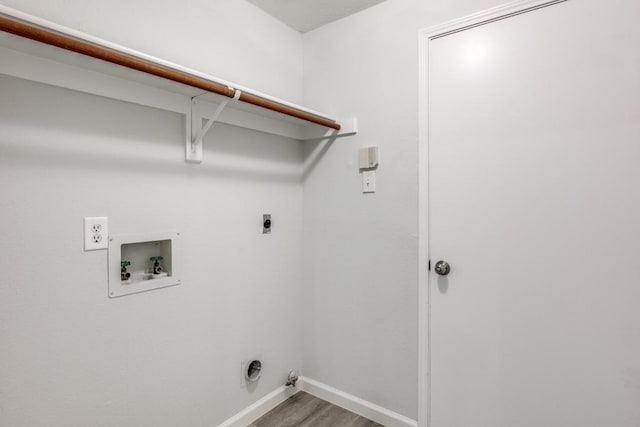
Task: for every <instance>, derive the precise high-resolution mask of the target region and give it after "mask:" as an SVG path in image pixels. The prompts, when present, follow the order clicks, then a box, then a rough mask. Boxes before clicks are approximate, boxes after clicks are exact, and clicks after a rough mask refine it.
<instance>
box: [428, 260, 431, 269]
mask: <svg viewBox="0 0 640 427" xmlns="http://www.w3.org/2000/svg"><path fill="white" fill-rule="evenodd" d="M427 269H428V270H429V271H431V260H429V262H428V263H427Z"/></svg>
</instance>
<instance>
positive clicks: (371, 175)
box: [362, 170, 376, 193]
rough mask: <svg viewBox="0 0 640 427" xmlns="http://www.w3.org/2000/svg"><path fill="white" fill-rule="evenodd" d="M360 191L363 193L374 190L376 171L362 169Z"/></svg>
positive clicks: (373, 191)
mask: <svg viewBox="0 0 640 427" xmlns="http://www.w3.org/2000/svg"><path fill="white" fill-rule="evenodd" d="M362 192H363V193H375V192H376V171H374V170H370V171H363V172H362Z"/></svg>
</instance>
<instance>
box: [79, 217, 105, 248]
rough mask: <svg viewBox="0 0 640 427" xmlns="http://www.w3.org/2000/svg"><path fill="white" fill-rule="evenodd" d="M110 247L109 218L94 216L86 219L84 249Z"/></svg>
mask: <svg viewBox="0 0 640 427" xmlns="http://www.w3.org/2000/svg"><path fill="white" fill-rule="evenodd" d="M108 248H109V219H108V218H107V217H106V216H92V217H86V218H85V219H84V250H85V251H95V250H98V249H108Z"/></svg>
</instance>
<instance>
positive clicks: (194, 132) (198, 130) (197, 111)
mask: <svg viewBox="0 0 640 427" xmlns="http://www.w3.org/2000/svg"><path fill="white" fill-rule="evenodd" d="M202 95H205V94H202ZM202 95H197V96H194V97H192V98H191V111H190V112H189V114H187V140H186V152H185V160H186V161H187V162H189V163H202V160H203V158H204V153H203V146H202V144H203V140H204V136H205V135H206V134H207V132H208V131H209V129H210V128H211V125H213V124H214V123H215V122H216V120H218V117H220V114H222V112H223V111H224V109H225V108H226V107H227V104H229V102H231V101H237V100H238V99H240V95H242V92H241V91H240V90H237V89H236V90H235V94H234V96H233V98H226V99H223V100H222V101H220V104H218V107H217V108H216V109H215V111H214V112H213V114H211V115H210V116H209V117H204V114H203V112H202V108H199V106H198V97H200V96H202ZM205 118H206V119H207V122H206V123H205V124H204V126H203V125H202V120H203V119H205ZM189 122H190V123H189Z"/></svg>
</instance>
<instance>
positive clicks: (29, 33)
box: [0, 16, 340, 130]
mask: <svg viewBox="0 0 640 427" xmlns="http://www.w3.org/2000/svg"><path fill="white" fill-rule="evenodd" d="M0 30H2V31H5V32H7V33H11V34H15V35H17V36H20V37H25V38H28V39H31V40H35V41H37V42H40V43H45V44H48V45H51V46H55V47H59V48H61V49H66V50H69V51H72V52H76V53H79V54H81V55H86V56H90V57H92V58H96V59H100V60H102V61H106V62H111V63H112V64H117V65H121V66H123V67H127V68H130V69H132V70H136V71H140V72H143V73H147V74H152V75H154V76H157V77H162V78H164V79H168V80H172V81H174V82H178V83H182V84H185V85H188V86H192V87H195V88H198V89H202V90H206V91H207V92H213V93H216V94H218V95H223V96H226V97H229V98H233V97H234V95H235V93H236V89H233V88H230V87H228V86H225V85H223V84H220V83H216V82H213V81H211V80H207V79H203V78H201V77H196V76H193V75H190V74H188V73H185V72H183V71H180V70H175V69H172V68H169V67H166V66H163V65H159V64H155V63H153V62H151V61H148V60H144V59H140V58H136V57H134V56H131V55H127V54H124V53H121V52H117V51H115V50H111V49H107V48H104V47H102V46H99V45H96V44H93V43H89V42H86V41H83V40H80V39H77V38H73V37H70V36H67V35H64V34H60V33H57V32H54V31H50V30H47V29H44V28H41V27H38V26H36V25H33V24H29V23H25V22H22V21H16V20H13V19H9V18H6V17H4V16H0ZM239 100H240V101H242V102H246V103H249V104H253V105H257V106H259V107H262V108H266V109H269V110H273V111H276V112H278V113H282V114H286V115H288V116H292V117H295V118H298V119H302V120H305V121H308V122H311V123H315V124H318V125H321V126H326V127H328V128H331V129H336V130H340V123H337V122H335V121H333V120H330V119H325V118H323V117H319V116H316V115H314V114H311V113H308V112H306V111H304V110H300V109H298V108H295V107H290V106H288V105H286V104H282V103H280V102H276V101H272V100H270V99H266V98H262V97H260V96H257V95H253V94H251V93H246V92H241V94H240V98H239Z"/></svg>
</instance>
